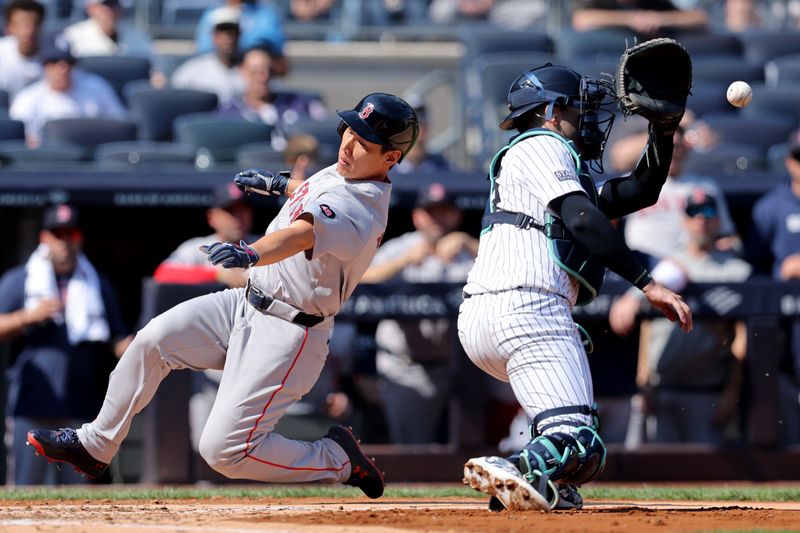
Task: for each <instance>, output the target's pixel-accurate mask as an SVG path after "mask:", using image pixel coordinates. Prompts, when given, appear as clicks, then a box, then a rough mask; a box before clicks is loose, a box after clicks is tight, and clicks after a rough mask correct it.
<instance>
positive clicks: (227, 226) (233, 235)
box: [153, 183, 259, 450]
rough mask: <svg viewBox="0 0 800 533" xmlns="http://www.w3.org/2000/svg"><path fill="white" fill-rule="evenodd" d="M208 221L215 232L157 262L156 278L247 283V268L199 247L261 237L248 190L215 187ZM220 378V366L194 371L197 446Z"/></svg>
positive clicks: (193, 436) (192, 401)
mask: <svg viewBox="0 0 800 533" xmlns="http://www.w3.org/2000/svg"><path fill="white" fill-rule="evenodd" d="M206 221H207V222H208V225H209V226H210V227H211V228H212V229H213V230H214V233H212V234H211V235H207V236H204V237H194V238H192V239H189V240H187V241H185V242H183V243H182V244H181V245H180V246H178V248H177V249H175V251H174V252H172V253H171V254H170V255H169V257H167V258H166V259H165V260H164V261H163V262H162V263H161V264H160V265H158V268H156V271H155V273H154V274H153V279H155V280H156V281H158V282H159V283H222V284H224V285H227V286H228V287H244V286H245V285H246V284H247V271H246V270H244V269H241V268H232V269H226V268H222V267H216V266H214V265H212V264H211V263H209V262H208V255H206V254H205V253H203V252H201V251H200V246H202V245H204V244H210V243H213V242H232V243H235V244H239V241H241V240H245V241H247V242H253V240H258V238H259V236H258V235H253V234H252V233H250V230H251V229H252V227H253V206H252V205H251V204H250V201H249V200H248V198H247V196H246V195H245V193H243V192H242V191H240V190H239V189H238V188H237V187H236V186H235V185H234V184H233V183H226V184H224V185H220V186H218V187H216V188H215V189H214V205H213V206H211V207H209V208H208V210H207V211H206ZM221 379H222V371H221V370H205V371H203V372H195V373H193V374H192V396H191V398H190V399H189V428H190V432H191V439H192V445H193V446H194V449H195V450H197V449H198V448H197V447H198V445H199V443H200V435H201V434H202V432H203V427H204V426H205V424H206V420H208V415H209V414H210V413H211V407H212V406H213V405H214V399H215V398H216V396H217V389H218V388H219V382H220V380H221Z"/></svg>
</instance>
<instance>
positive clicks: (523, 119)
mask: <svg viewBox="0 0 800 533" xmlns="http://www.w3.org/2000/svg"><path fill="white" fill-rule="evenodd" d="M547 105H548V104H546V103H545V104H542V105H540V106H539V107H535V108H533V109H531V110H530V111H528V112H526V113H523V114H522V115H520V116H518V117H515V118H514V122H513V127H514V128H515V129H516V130H517V131H519V132H520V133H525V132H526V131H528V130H529V129H532V128H541V127H542V126H544V123H545V115H544V110H545V108H546V107H547Z"/></svg>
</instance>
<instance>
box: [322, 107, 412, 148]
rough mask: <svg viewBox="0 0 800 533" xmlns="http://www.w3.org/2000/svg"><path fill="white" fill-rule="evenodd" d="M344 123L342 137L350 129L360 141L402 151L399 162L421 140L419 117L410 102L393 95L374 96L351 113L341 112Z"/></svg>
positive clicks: (337, 112) (341, 129) (341, 128)
mask: <svg viewBox="0 0 800 533" xmlns="http://www.w3.org/2000/svg"><path fill="white" fill-rule="evenodd" d="M336 114H337V115H339V117H340V118H341V119H342V122H341V123H340V124H339V128H338V131H339V136H340V137H341V136H342V134H343V133H344V131H345V130H346V129H347V128H348V127H350V128H352V129H353V131H355V132H356V133H357V134H358V135H359V137H363V138H364V139H366V140H368V141H369V142H372V143H375V144H380V145H381V146H384V147H386V148H389V149H391V150H400V151H401V152H402V153H403V155H402V156H401V157H400V160H401V161H402V160H403V157H405V156H406V154H407V153H408V152H409V151H410V150H411V148H413V147H414V143H416V142H417V136H419V121H418V120H417V114H416V112H414V110H413V109H412V108H411V106H410V105H408V102H406V101H405V100H403V99H402V98H400V97H398V96H395V95H393V94H386V93H372V94H368V95H367V96H365V97H364V98H362V99H361V101H360V102H358V104H356V106H355V107H354V108H353V109H352V110H349V109H348V110H338V111H336Z"/></svg>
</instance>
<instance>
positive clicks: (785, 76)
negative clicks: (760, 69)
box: [764, 54, 800, 87]
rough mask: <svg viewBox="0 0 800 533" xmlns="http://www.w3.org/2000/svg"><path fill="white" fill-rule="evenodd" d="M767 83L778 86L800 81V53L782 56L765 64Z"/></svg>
mask: <svg viewBox="0 0 800 533" xmlns="http://www.w3.org/2000/svg"><path fill="white" fill-rule="evenodd" d="M764 78H765V79H766V82H767V85H769V86H771V87H777V86H779V85H784V84H798V83H800V54H792V55H787V56H781V57H778V58H775V59H773V60H771V61H768V62H767V64H766V65H764Z"/></svg>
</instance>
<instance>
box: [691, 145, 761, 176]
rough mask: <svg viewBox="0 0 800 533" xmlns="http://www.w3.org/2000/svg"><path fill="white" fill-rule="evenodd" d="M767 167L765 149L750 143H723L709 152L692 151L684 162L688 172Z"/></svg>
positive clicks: (727, 172) (740, 170)
mask: <svg viewBox="0 0 800 533" xmlns="http://www.w3.org/2000/svg"><path fill="white" fill-rule="evenodd" d="M766 169H767V159H766V156H765V154H764V153H763V151H762V150H760V149H759V148H758V147H755V146H751V145H749V144H723V145H720V146H717V147H716V148H714V149H712V150H709V151H708V152H694V151H692V152H690V153H689V155H688V156H687V158H686V162H685V163H684V172H685V173H687V174H701V175H702V174H715V175H717V174H719V173H720V172H722V173H724V174H735V173H737V172H746V171H749V170H766Z"/></svg>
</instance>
